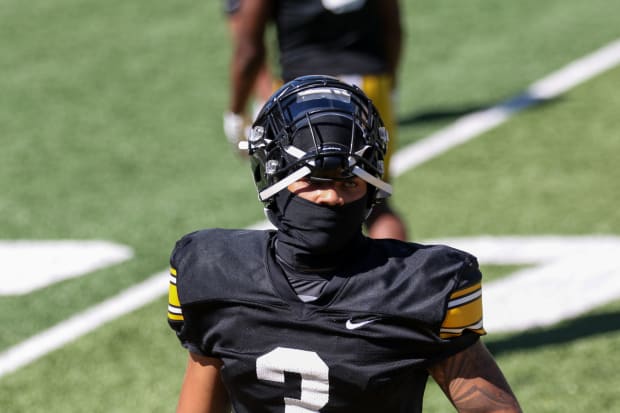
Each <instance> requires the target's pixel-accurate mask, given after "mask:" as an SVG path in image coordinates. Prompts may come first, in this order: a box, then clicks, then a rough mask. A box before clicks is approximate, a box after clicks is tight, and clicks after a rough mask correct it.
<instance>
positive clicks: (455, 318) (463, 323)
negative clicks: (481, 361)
mask: <svg viewBox="0 0 620 413" xmlns="http://www.w3.org/2000/svg"><path fill="white" fill-rule="evenodd" d="M450 298H451V300H450V301H449V302H448V311H447V313H446V317H445V318H444V321H443V324H442V326H441V330H440V337H441V338H448V337H455V336H459V335H461V334H462V333H463V331H464V330H471V331H473V332H475V333H477V334H481V335H482V334H486V332H485V331H484V328H483V327H482V290H481V288H480V284H479V283H478V284H476V285H473V286H471V287H468V288H465V289H463V290H460V291H457V292H456V293H454V294H452V296H451V297H450Z"/></svg>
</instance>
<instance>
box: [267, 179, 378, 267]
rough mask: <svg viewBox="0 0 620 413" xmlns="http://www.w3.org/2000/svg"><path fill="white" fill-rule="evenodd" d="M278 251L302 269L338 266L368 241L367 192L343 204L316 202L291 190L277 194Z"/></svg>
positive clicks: (278, 254) (281, 256)
mask: <svg viewBox="0 0 620 413" xmlns="http://www.w3.org/2000/svg"><path fill="white" fill-rule="evenodd" d="M274 201H275V203H276V206H277V209H278V211H279V213H277V216H276V217H275V219H274V220H273V221H275V222H274V224H275V225H276V227H277V228H278V232H277V235H276V254H277V256H278V257H279V258H280V259H281V260H283V261H284V262H285V263H286V264H288V265H289V266H290V267H292V268H294V269H295V270H298V271H325V270H332V269H336V268H337V267H338V266H339V265H341V263H342V262H343V261H344V262H346V260H343V258H346V257H347V256H350V255H351V254H354V253H355V252H356V251H357V250H358V249H359V248H360V246H361V243H362V242H363V240H364V236H363V235H362V224H363V222H364V219H365V218H366V215H367V212H368V200H367V195H365V196H363V197H362V198H360V199H358V200H357V201H353V202H349V203H347V204H344V205H342V206H330V205H323V204H316V203H314V202H311V201H308V200H306V199H303V198H301V197H299V196H297V195H294V194H292V193H291V192H289V191H288V190H283V191H280V192H279V193H278V194H276V195H275V200H274Z"/></svg>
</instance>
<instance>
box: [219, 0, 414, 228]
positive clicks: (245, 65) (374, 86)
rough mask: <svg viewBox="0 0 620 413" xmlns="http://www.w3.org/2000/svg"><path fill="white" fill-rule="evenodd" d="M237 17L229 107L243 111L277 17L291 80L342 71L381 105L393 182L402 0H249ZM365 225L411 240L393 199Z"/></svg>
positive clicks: (284, 67) (283, 63)
mask: <svg viewBox="0 0 620 413" xmlns="http://www.w3.org/2000/svg"><path fill="white" fill-rule="evenodd" d="M238 18H239V32H238V34H237V37H236V41H237V43H236V47H235V51H234V55H233V60H232V65H231V83H232V92H231V98H230V107H229V113H232V114H236V115H237V116H243V113H244V110H245V107H246V106H247V102H248V99H249V98H250V95H251V92H252V88H253V87H254V84H255V79H257V77H258V76H259V74H260V70H261V67H263V66H264V63H265V56H266V47H265V31H266V28H267V26H268V24H269V22H270V21H273V22H275V27H276V35H277V39H278V53H279V60H280V69H281V77H282V80H283V81H284V82H287V81H290V80H292V79H294V78H296V77H298V76H303V75H312V74H325V75H331V76H336V77H338V78H340V79H342V80H343V81H345V82H347V83H351V84H355V85H357V86H359V87H360V88H362V90H364V92H365V93H366V94H367V95H368V96H369V97H370V99H371V100H372V101H373V102H374V104H375V105H376V106H377V108H378V110H379V113H380V114H381V117H382V118H383V120H384V122H385V125H386V128H387V130H388V133H389V137H390V143H389V145H388V153H387V156H386V159H385V171H386V177H385V178H386V180H388V181H389V179H390V177H389V167H390V157H391V153H392V151H393V150H394V148H395V147H396V140H397V130H396V118H395V116H396V110H395V108H394V102H393V96H394V91H395V88H396V79H397V68H398V63H399V60H400V55H401V49H402V38H403V35H402V25H401V19H400V7H399V4H398V1H397V0H340V1H333V0H331V1H328V0H304V1H299V0H279V1H274V0H252V1H248V2H245V3H243V4H242V7H241V8H240V10H239V13H238ZM366 226H367V230H368V235H369V236H370V237H372V238H394V239H400V240H405V239H407V231H406V228H405V225H404V223H403V221H402V219H401V218H400V217H399V216H398V214H397V213H396V212H395V211H394V210H393V209H392V208H391V207H390V206H389V204H388V203H387V202H383V203H381V204H380V205H378V206H377V207H376V208H375V209H374V210H373V213H372V215H371V216H370V217H369V218H368V220H367V222H366Z"/></svg>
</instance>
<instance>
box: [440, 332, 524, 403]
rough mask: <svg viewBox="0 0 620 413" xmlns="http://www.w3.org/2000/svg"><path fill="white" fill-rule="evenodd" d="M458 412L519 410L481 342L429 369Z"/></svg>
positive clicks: (513, 396)
mask: <svg viewBox="0 0 620 413" xmlns="http://www.w3.org/2000/svg"><path fill="white" fill-rule="evenodd" d="M429 372H430V374H431V376H433V378H434V379H435V381H436V382H437V384H438V385H439V387H441V389H442V390H443V392H444V393H445V394H446V396H448V398H449V399H450V401H451V402H452V404H454V406H455V407H456V409H457V411H459V412H461V413H482V412H512V413H515V412H521V408H520V407H519V402H518V401H517V398H516V397H515V395H514V394H513V393H512V390H511V389H510V386H509V385H508V382H507V381H506V379H505V378H504V375H503V374H502V372H501V370H500V369H499V367H498V366H497V363H496V362H495V360H494V359H493V356H492V355H491V353H489V350H487V348H486V347H485V346H484V344H483V343H482V341H480V340H478V342H477V343H476V344H474V345H472V346H471V347H469V348H467V349H465V350H463V351H461V352H460V353H457V354H455V355H454V356H451V357H448V358H447V359H445V360H442V361H441V362H439V363H437V364H436V365H434V366H432V367H431V368H430V369H429Z"/></svg>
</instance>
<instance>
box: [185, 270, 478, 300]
mask: <svg viewBox="0 0 620 413" xmlns="http://www.w3.org/2000/svg"><path fill="white" fill-rule="evenodd" d="M175 275H176V273H175ZM480 288H481V284H480V283H478V284H474V285H472V286H471V287H467V288H464V289H462V290H458V291H455V292H453V293H452V295H451V296H450V299H451V300H454V299H455V298H459V297H462V296H464V295H467V294H471V293H472V292H474V291H476V290H479V289H480Z"/></svg>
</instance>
